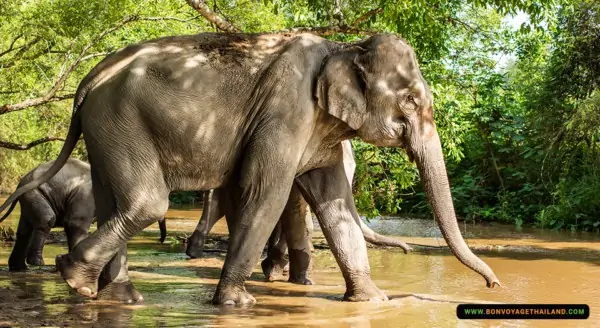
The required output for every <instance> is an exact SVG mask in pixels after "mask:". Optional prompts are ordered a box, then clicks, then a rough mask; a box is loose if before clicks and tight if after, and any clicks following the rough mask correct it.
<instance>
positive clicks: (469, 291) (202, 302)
mask: <svg viewBox="0 0 600 328" xmlns="http://www.w3.org/2000/svg"><path fill="white" fill-rule="evenodd" d="M0 200H1V201H3V199H0ZM200 215H201V210H198V209H171V210H170V211H169V212H168V214H167V229H168V233H169V237H168V238H167V240H166V241H165V243H164V244H160V243H159V242H158V241H157V240H158V226H157V224H154V225H152V226H150V227H149V228H147V229H146V230H145V231H144V232H143V233H141V234H140V235H139V236H137V237H136V238H134V239H133V240H132V241H131V242H130V243H129V246H128V252H129V263H130V275H131V278H132V280H133V282H134V284H135V286H136V287H137V289H138V290H139V291H140V292H141V293H142V294H143V295H144V299H145V302H144V303H143V304H142V305H129V306H127V305H117V304H110V303H108V304H107V303H100V302H96V301H87V300H85V299H84V298H83V297H80V296H78V295H76V294H75V293H73V292H71V291H69V289H68V288H67V284H66V283H65V282H63V281H62V279H61V278H60V276H59V275H58V274H57V273H55V272H53V270H54V257H55V256H56V255H58V254H63V253H66V249H67V248H66V242H65V238H64V234H63V232H62V229H61V228H56V229H53V231H52V238H49V240H48V241H47V244H46V246H45V248H44V261H45V263H46V266H42V267H30V270H29V271H28V272H26V273H9V272H8V268H7V263H8V256H9V255H10V252H11V249H12V243H11V242H4V243H0V326H2V325H11V326H27V327H30V326H38V327H39V326H76V327H82V326H96V327H129V326H143V327H179V326H188V327H190V326H223V327H229V326H241V327H248V326H263V327H274V326H278V327H295V326H303V327H306V326H310V327H317V326H327V327H360V328H363V327H545V328H547V327H594V326H596V327H597V326H598V325H600V323H598V320H599V319H600V236H599V235H598V234H586V233H576V234H575V233H558V232H554V231H549V230H541V229H516V228H515V227H512V226H505V225H496V224H494V225H471V224H466V225H465V224H461V231H462V232H463V236H465V238H466V239H467V242H468V244H469V245H470V246H471V247H472V248H473V249H474V252H475V253H476V254H478V255H479V256H480V257H481V258H482V259H483V260H484V261H486V262H487V263H488V264H489V265H490V267H491V268H492V269H493V270H494V271H495V273H496V275H497V276H498V278H499V279H500V281H501V283H502V284H503V287H502V288H494V289H488V288H486V287H485V281H484V280H483V278H481V277H480V276H479V275H478V274H476V273H474V272H472V271H470V270H469V269H467V268H466V267H465V266H463V265H462V264H461V263H460V262H459V261H458V260H457V259H456V258H455V257H454V256H453V255H452V254H451V253H450V251H449V250H447V249H430V248H418V249H416V250H415V251H413V252H412V253H410V254H404V253H403V252H402V251H400V250H396V249H382V248H374V247H370V248H369V258H370V263H371V270H372V278H373V280H374V281H375V283H376V285H377V286H378V287H379V288H381V289H382V290H384V292H385V293H386V294H387V295H388V297H389V298H390V301H388V302H383V303H348V302H342V301H341V298H342V296H343V294H344V291H345V287H344V281H343V278H342V275H341V272H340V270H339V267H338V266H337V264H336V262H335V259H334V258H333V255H332V254H331V252H330V251H329V250H328V249H326V248H324V247H322V246H323V245H325V243H324V240H323V237H322V234H321V232H320V231H319V230H318V224H316V222H315V229H316V231H315V236H314V244H315V251H314V253H313V256H314V265H313V271H312V275H311V277H312V278H313V280H314V281H315V283H316V284H315V285H313V286H297V285H293V284H289V283H286V282H283V281H282V282H271V283H267V282H264V281H263V280H264V276H263V274H262V272H261V271H260V265H258V264H257V266H256V268H255V271H254V273H253V275H252V277H251V278H250V280H249V281H248V282H247V284H246V286H247V289H248V291H249V292H250V293H252V294H253V295H254V296H255V297H256V299H257V304H256V305H255V306H253V307H251V308H246V309H243V308H233V309H227V308H219V307H215V306H212V305H210V304H209V302H210V300H211V298H212V295H213V292H214V290H215V287H216V284H217V282H218V279H219V274H220V269H221V266H222V264H223V260H224V258H225V249H226V243H225V241H226V238H227V227H226V224H225V220H221V221H220V222H218V223H217V225H216V226H215V228H214V229H213V231H212V232H211V235H210V239H209V240H208V242H207V245H206V249H208V251H209V252H207V253H205V258H202V259H195V260H188V259H187V257H186V255H185V244H183V243H182V242H181V240H182V239H183V238H184V236H185V235H186V234H191V232H192V231H193V229H194V227H195V225H196V223H197V220H198V218H199V217H200ZM18 217H19V207H18V206H17V207H16V208H15V210H14V211H13V213H12V214H11V216H10V217H9V218H7V220H5V221H4V222H3V223H2V226H4V227H8V226H11V227H13V229H16V226H17V222H18ZM369 226H370V227H371V228H372V229H374V230H375V231H377V232H379V233H383V234H386V235H390V236H396V237H398V238H402V239H404V240H405V241H406V242H409V243H416V244H424V245H432V246H444V245H445V243H444V240H443V238H442V237H441V234H440V232H439V230H438V228H437V226H436V225H435V223H434V222H433V221H432V220H416V219H394V220H392V219H384V218H382V219H377V220H372V221H371V222H370V223H369ZM92 229H95V224H94V225H93V226H92ZM462 302H482V303H484V302H485V303H496V302H500V303H587V304H589V306H590V308H591V315H590V318H589V319H588V320H585V321H582V320H572V321H548V320H510V321H509V320H505V321H499V320H477V321H475V320H459V319H457V318H456V306H457V305H458V304H460V303H462ZM595 323H598V325H595Z"/></svg>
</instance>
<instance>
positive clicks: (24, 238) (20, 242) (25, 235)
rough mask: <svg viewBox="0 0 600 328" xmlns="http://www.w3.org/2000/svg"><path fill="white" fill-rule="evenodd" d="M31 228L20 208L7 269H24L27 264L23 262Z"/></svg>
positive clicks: (31, 231)
mask: <svg viewBox="0 0 600 328" xmlns="http://www.w3.org/2000/svg"><path fill="white" fill-rule="evenodd" d="M32 233H33V228H32V227H31V223H30V222H29V218H28V217H27V216H26V215H25V214H24V212H23V210H21V217H20V218H19V225H18V227H17V233H16V235H17V236H16V240H15V244H14V246H13V249H12V252H11V253H10V257H9V258H8V270H9V271H25V270H27V265H26V264H25V256H26V254H27V248H28V247H29V240H30V239H31V234H32Z"/></svg>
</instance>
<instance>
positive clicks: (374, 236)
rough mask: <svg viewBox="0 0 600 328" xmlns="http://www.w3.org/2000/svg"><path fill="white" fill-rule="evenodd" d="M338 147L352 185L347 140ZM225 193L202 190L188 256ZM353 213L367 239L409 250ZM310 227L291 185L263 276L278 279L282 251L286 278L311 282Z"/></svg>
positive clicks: (196, 251) (219, 214)
mask: <svg viewBox="0 0 600 328" xmlns="http://www.w3.org/2000/svg"><path fill="white" fill-rule="evenodd" d="M342 150H343V162H344V172H345V174H346V178H347V179H348V183H349V185H352V180H353V177H354V172H355V169H356V161H355V159H354V151H353V150H352V143H351V142H350V140H344V141H342ZM228 193H229V191H227V190H226V189H224V188H220V189H217V190H213V191H206V192H204V207H203V211H202V217H201V218H200V221H199V222H198V225H197V226H196V229H195V230H194V232H193V234H192V236H191V237H190V238H189V239H188V245H187V247H186V254H187V255H188V256H189V257H191V258H198V257H201V256H202V251H203V248H204V241H205V240H206V236H207V235H208V233H209V232H210V230H211V229H212V227H213V226H214V224H215V223H216V222H217V221H219V220H220V219H222V218H223V216H224V214H225V210H226V206H230V205H229V204H225V202H224V201H221V202H219V199H220V200H223V199H226V197H227V195H228ZM354 217H355V218H356V221H357V223H358V224H359V225H360V227H361V231H362V232H363V236H364V238H365V240H366V241H367V242H369V243H372V244H375V245H380V246H393V247H400V248H402V249H403V250H404V252H405V253H407V252H408V251H409V250H411V247H410V246H409V245H407V244H406V243H405V242H403V241H401V240H396V239H393V238H389V237H386V236H382V235H380V234H378V233H376V232H374V231H373V230H371V229H370V228H369V227H368V226H367V225H366V224H365V223H364V222H363V221H362V220H361V219H360V218H359V215H358V213H354ZM232 224H235V222H230V220H228V226H229V225H232ZM312 230H313V227H312V216H311V214H310V206H309V205H308V204H307V203H306V201H305V200H304V198H303V197H302V195H301V193H300V190H299V189H298V188H297V187H292V191H291V193H290V196H289V199H288V202H287V204H286V207H285V209H284V211H283V214H282V215H281V218H280V219H279V222H278V223H277V225H276V227H275V230H273V232H272V234H271V236H270V238H269V243H268V246H267V257H266V258H265V259H264V260H263V261H262V262H261V267H262V270H263V273H264V275H265V277H266V278H267V280H270V281H273V280H278V279H281V277H280V276H281V275H282V273H283V271H284V268H285V266H286V265H287V264H288V261H287V260H286V259H285V254H286V253H289V257H290V262H291V264H290V269H289V272H290V274H289V278H288V281H289V282H293V283H299V284H312V281H311V279H310V278H309V277H308V271H309V266H310V261H311V257H312V256H311V246H312ZM288 246H289V247H288ZM288 249H289V251H288Z"/></svg>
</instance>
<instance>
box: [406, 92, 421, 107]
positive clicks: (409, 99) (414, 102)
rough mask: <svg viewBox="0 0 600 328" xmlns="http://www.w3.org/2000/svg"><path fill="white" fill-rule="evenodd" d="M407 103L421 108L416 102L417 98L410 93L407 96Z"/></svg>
mask: <svg viewBox="0 0 600 328" xmlns="http://www.w3.org/2000/svg"><path fill="white" fill-rule="evenodd" d="M406 101H408V102H411V103H413V104H414V105H415V106H419V104H417V101H416V100H415V96H414V95H412V94H410V93H409V94H408V95H407V96H406Z"/></svg>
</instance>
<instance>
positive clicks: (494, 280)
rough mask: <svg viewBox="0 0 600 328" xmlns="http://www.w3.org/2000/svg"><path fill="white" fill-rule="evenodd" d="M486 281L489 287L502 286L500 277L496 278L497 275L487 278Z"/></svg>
mask: <svg viewBox="0 0 600 328" xmlns="http://www.w3.org/2000/svg"><path fill="white" fill-rule="evenodd" d="M486 281H487V287H488V288H494V287H495V286H498V287H500V288H502V285H501V284H500V280H498V278H496V277H495V276H494V277H493V278H491V279H489V278H486Z"/></svg>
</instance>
